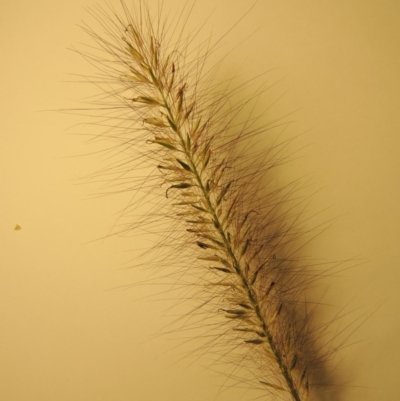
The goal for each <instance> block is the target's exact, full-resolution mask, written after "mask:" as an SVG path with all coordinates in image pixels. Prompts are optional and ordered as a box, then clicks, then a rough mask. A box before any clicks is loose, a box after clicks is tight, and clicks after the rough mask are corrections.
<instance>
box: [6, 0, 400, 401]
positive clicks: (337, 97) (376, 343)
mask: <svg viewBox="0 0 400 401" xmlns="http://www.w3.org/2000/svg"><path fill="white" fill-rule="evenodd" d="M164 3H165V9H166V10H171V11H172V12H173V13H174V12H176V10H178V9H180V7H182V4H183V3H184V1H180V0H170V1H169V0H165V1H164ZM237 3H238V4H239V5H232V2H231V1H225V0H217V1H209V0H203V1H201V2H200V1H199V2H198V4H196V6H195V10H196V11H195V15H194V16H193V20H194V21H197V22H198V23H199V24H200V23H201V22H202V21H204V19H205V18H208V21H207V23H206V28H205V29H204V31H203V33H202V34H204V35H205V37H206V36H208V35H209V34H210V32H211V30H213V35H216V36H217V37H218V35H221V34H222V33H223V32H225V31H226V30H227V29H229V27H230V26H232V25H233V24H234V23H235V22H236V21H237V20H238V19H239V18H240V17H241V16H243V15H244V13H245V12H246V11H247V9H248V8H249V6H245V5H243V4H241V3H242V2H237ZM243 3H244V2H243ZM94 4H95V2H90V1H87V0H84V1H77V0H70V1H62V2H55V1H47V0H41V1H25V0H21V1H9V0H2V1H1V3H0V54H1V58H2V61H1V65H0V84H1V115H2V118H1V120H0V132H1V139H0V141H1V146H0V183H1V195H0V199H1V208H0V238H1V241H0V248H1V252H0V305H1V307H0V325H1V329H0V361H1V362H0V400H1V401H3V400H4V401H28V400H29V401H35V400H38V401H39V400H40V401H47V400H48V401H50V400H57V401H64V400H65V401H66V400H68V401H88V400H104V401H115V400H140V401H153V400H158V399H161V400H174V401H181V400H187V399H190V400H191V401H197V400H199V401H200V400H202V401H204V400H212V399H215V397H217V396H218V398H216V399H218V400H225V399H226V400H228V399H232V397H234V398H235V399H239V397H243V398H242V399H247V398H246V394H244V395H243V392H242V390H241V389H233V390H229V391H225V392H223V391H221V389H220V387H219V386H220V385H221V379H220V377H219V376H218V375H215V374H213V373H212V371H211V370H208V369H206V368H204V366H206V361H205V360H202V359H201V358H200V359H196V360H193V359H191V358H190V356H187V352H188V349H180V348H178V349H172V348H173V347H174V346H175V345H176V340H174V337H173V336H172V337H171V338H169V337H168V336H167V337H163V336H161V337H156V338H155V339H152V340H151V341H148V339H149V338H150V336H152V335H154V334H155V333H156V332H157V331H158V330H160V329H161V328H162V327H164V326H165V324H167V323H168V319H161V318H160V317H161V316H162V314H163V310H165V308H166V307H167V306H168V305H169V304H168V301H165V303H163V302H146V301H145V300H138V299H140V298H141V297H143V296H146V295H147V294H148V291H150V289H148V288H147V289H146V288H142V287H140V288H131V289H129V290H126V291H123V290H121V289H115V288H116V287H118V286H122V285H124V284H129V283H132V282H135V281H136V280H140V279H143V278H144V277H145V275H143V273H141V272H138V271H136V270H129V269H128V270H127V269H124V268H125V267H127V266H128V265H129V263H130V261H131V260H132V258H134V252H135V245H136V246H137V244H135V245H134V244H133V243H132V242H131V241H132V240H131V239H129V238H125V239H124V238H110V239H107V240H104V241H95V242H90V241H93V240H96V239H98V238H99V237H102V236H104V235H107V234H108V233H109V232H110V229H111V228H112V227H113V225H114V224H115V223H116V222H117V220H118V211H119V210H120V208H122V207H123V206H124V204H125V202H126V201H127V199H128V198H127V197H125V198H124V197H120V198H115V197H105V198H100V199H94V198H92V197H91V196H90V194H91V193H93V192H94V191H95V190H96V188H95V186H94V187H93V186H89V185H78V183H81V181H77V179H78V178H79V177H82V176H84V175H85V174H88V173H90V172H92V171H94V170H96V169H98V168H99V167H101V165H102V164H101V158H100V157H99V158H96V157H76V156H78V155H80V154H85V153H90V152H94V150H95V149H97V148H96V146H94V147H91V146H90V145H85V144H84V138H83V137H80V136H72V135H67V134H66V132H67V131H68V132H75V133H77V132H84V129H85V127H82V126H81V127H79V128H76V129H74V128H72V129H71V127H72V126H73V125H74V124H76V123H77V122H79V121H82V120H79V119H77V116H73V115H72V116H71V115H68V114H61V113H56V112H45V111H44V110H55V109H65V108H71V107H77V103H76V101H80V100H82V98H83V97H84V96H85V94H86V92H85V91H86V89H82V86H80V85H77V84H68V83H66V82H64V81H68V80H71V79H73V78H72V77H70V76H68V74H70V73H81V72H82V73H85V72H87V71H90V68H89V67H88V66H87V65H86V64H85V63H84V61H83V60H81V59H80V58H79V57H77V56H76V55H74V54H73V53H72V52H70V51H68V50H66V48H67V47H71V46H72V45H77V43H78V42H80V41H85V36H84V35H83V34H82V32H81V31H80V30H79V28H78V27H77V24H78V23H80V21H81V20H85V19H87V13H86V11H85V10H84V8H83V7H84V6H92V5H94ZM399 16H400V4H399V2H397V1H393V0H392V1H383V0H371V1H361V0H358V1H357V0H347V1H333V0H328V1H322V2H321V1H317V0H303V1H301V2H300V1H295V0H288V1H280V0H279V1H278V0H265V1H259V2H258V3H257V4H255V7H254V9H253V10H252V11H251V12H250V13H249V14H248V15H247V16H246V18H245V19H244V20H243V21H242V22H241V23H240V24H239V25H238V26H237V27H236V28H235V30H234V31H232V32H231V34H230V35H229V36H228V37H227V38H225V39H224V42H223V47H222V49H221V51H222V54H223V53H224V51H225V49H228V50H229V49H233V48H235V45H236V44H237V43H239V42H240V41H241V40H242V39H245V38H248V39H247V41H246V42H245V45H241V46H239V47H236V49H235V50H234V51H233V53H232V54H231V56H230V57H231V58H230V60H232V62H233V63H234V64H233V65H234V67H233V69H234V70H236V66H237V68H239V71H240V73H241V74H243V76H244V79H248V78H250V77H251V76H252V75H254V74H257V73H258V72H260V71H261V72H263V71H266V70H269V69H272V68H274V69H275V70H274V72H272V73H271V74H269V75H267V77H266V79H267V80H270V81H271V83H277V85H275V87H274V89H273V90H272V91H271V98H273V97H275V99H277V98H278V97H279V96H280V95H283V97H282V98H281V99H280V101H279V102H278V104H277V106H275V109H274V111H273V113H275V115H279V114H286V113H289V112H294V114H293V116H292V117H293V119H294V120H295V123H294V124H293V125H292V127H291V130H292V133H293V134H296V133H303V132H305V134H304V135H303V136H302V137H301V138H300V139H299V142H298V143H299V146H300V147H301V146H302V145H303V144H308V145H309V146H308V147H307V148H306V149H304V151H303V153H302V155H303V156H304V158H303V159H301V160H302V162H301V163H299V162H298V161H297V162H296V163H297V166H298V167H297V168H298V169H299V170H300V173H301V174H312V177H313V178H312V182H313V190H312V191H314V190H315V189H320V191H319V192H318V193H317V194H316V195H315V197H313V200H312V203H311V205H312V207H316V208H317V209H318V210H320V209H325V208H327V207H328V208H329V209H328V210H327V211H326V212H325V213H324V214H323V215H322V216H321V221H326V220H327V219H330V218H334V217H338V216H340V217H339V219H338V220H337V221H336V222H335V223H334V225H333V226H332V227H331V228H330V229H329V230H328V231H327V232H325V233H324V234H323V235H321V236H320V237H318V238H317V239H316V241H315V242H314V244H313V245H312V248H310V249H309V250H310V253H311V254H312V255H313V256H315V257H324V258H327V259H328V260H343V259H348V258H354V257H357V258H360V259H362V260H363V261H364V263H363V264H362V265H360V266H358V267H356V268H354V269H350V270H347V271H346V272H343V274H341V275H340V277H338V279H336V278H335V279H333V280H332V284H331V285H330V288H329V301H330V302H331V303H333V304H335V305H337V306H338V307H346V308H347V309H346V310H349V311H353V313H352V314H350V316H349V317H348V318H347V319H349V320H348V321H345V322H344V323H343V325H344V326H346V324H347V325H348V324H350V322H351V320H352V319H355V318H356V317H360V320H359V322H360V323H361V322H362V321H363V320H365V318H367V319H366V321H365V322H364V323H363V325H361V326H360V327H359V328H358V330H357V331H355V332H354V333H353V335H352V337H351V339H350V340H349V344H350V346H348V347H346V348H344V349H343V350H342V351H341V352H340V355H339V359H343V365H340V364H339V367H338V368H337V369H340V368H341V366H343V371H344V372H348V378H349V383H348V387H346V391H345V394H344V397H343V400H353V401H355V400H359V399H363V400H364V401H369V400H381V399H385V400H396V399H400V390H399V386H398V372H399V371H400V349H399V345H398V338H399V336H400V330H399V329H400V324H399V323H400V320H399V318H398V315H399V312H400V293H399V284H398V283H399V279H400V274H399V267H398V262H399V257H400V255H399V249H400V248H399V245H398V240H399V231H400V212H399V209H398V206H397V205H398V204H399V199H400V197H399V195H400V183H399V171H400V170H399V167H400V161H399V160H400V158H399V156H398V155H399V150H400V146H399V141H400V139H399V127H400V114H399V112H398V108H399V104H400V90H399V89H400V76H399V71H400V51H399V49H400V24H399ZM249 35H251V37H249ZM243 60H245V61H246V62H245V63H244V62H243ZM278 81H279V82H278ZM78 107H79V105H78ZM88 129H89V128H88ZM296 173H298V171H296ZM287 174H290V170H289V171H288V172H287ZM314 223H315V221H314ZM16 224H19V225H20V226H21V227H22V229H21V230H19V231H17V230H14V227H15V225H16ZM126 251H131V252H126ZM356 327H357V325H356V326H355V327H354V328H356ZM182 355H186V357H185V358H183V359H181V357H182Z"/></svg>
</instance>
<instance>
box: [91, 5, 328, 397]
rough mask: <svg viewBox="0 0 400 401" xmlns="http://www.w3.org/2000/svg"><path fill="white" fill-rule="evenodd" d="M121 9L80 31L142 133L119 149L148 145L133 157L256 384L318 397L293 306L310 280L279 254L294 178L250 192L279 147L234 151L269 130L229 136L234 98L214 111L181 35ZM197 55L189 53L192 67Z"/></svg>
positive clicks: (213, 99) (303, 329)
mask: <svg viewBox="0 0 400 401" xmlns="http://www.w3.org/2000/svg"><path fill="white" fill-rule="evenodd" d="M142 6H143V5H142ZM123 8H124V11H125V15H124V16H121V17H119V16H117V15H114V16H111V17H108V15H107V14H102V15H100V16H99V18H100V19H101V18H106V19H107V27H108V35H109V36H108V37H102V36H98V35H97V34H96V33H94V32H92V31H90V30H89V31H88V32H89V33H90V34H91V35H92V36H93V37H94V38H95V39H96V40H97V42H98V44H99V46H100V48H101V49H102V50H103V51H104V52H105V53H108V54H109V56H111V60H112V64H110V65H111V67H110V68H109V70H107V66H106V63H104V62H103V60H101V61H100V69H101V70H102V71H103V72H104V71H105V73H106V74H109V75H110V76H111V80H110V81H112V82H113V83H115V82H116V83H117V85H118V89H116V90H115V91H114V92H113V93H112V96H113V97H114V98H115V99H116V100H117V101H119V102H120V103H121V108H123V109H124V118H126V119H132V121H134V122H136V123H137V127H139V128H137V131H135V130H132V131H131V132H130V133H129V135H131V136H132V137H135V135H136V134H137V132H139V130H140V132H141V133H142V134H143V135H141V136H140V140H141V142H140V143H138V140H135V139H129V138H128V139H127V138H123V139H124V141H123V142H124V145H125V146H127V145H126V144H127V143H128V144H129V146H128V149H129V147H130V146H132V144H135V145H136V146H140V147H141V148H144V147H146V150H145V151H143V152H142V153H143V156H146V157H149V158H150V159H151V160H152V161H154V167H157V168H158V172H157V180H158V183H159V185H158V190H159V191H160V194H161V195H163V196H164V201H165V202H167V203H168V204H169V206H170V208H171V213H170V216H174V217H173V218H174V219H175V221H177V222H179V225H177V227H178V228H179V229H180V230H182V233H183V235H185V236H186V242H185V244H189V245H190V249H191V251H190V252H191V254H192V255H194V256H193V263H195V264H196V268H197V265H200V266H201V267H202V269H204V271H205V272H207V274H206V275H205V276H206V277H207V279H208V280H209V281H208V282H207V283H206V284H205V285H204V287H203V290H204V291H205V292H206V293H207V291H209V293H210V294H212V295H211V296H215V295H214V294H216V293H218V294H219V295H218V296H219V297H220V299H221V300H222V302H223V306H222V307H220V308H218V309H216V310H215V313H216V314H219V315H223V316H224V318H225V321H226V322H227V323H226V324H227V325H228V326H229V330H230V331H231V333H232V339H233V341H236V342H240V343H241V346H242V347H244V348H245V349H246V350H247V351H248V352H249V353H250V355H254V359H257V360H259V361H260V362H259V369H257V372H255V375H256V376H257V379H256V382H255V386H258V387H260V388H263V389H264V390H265V391H266V393H267V394H270V395H273V396H275V398H273V399H287V400H294V401H305V400H307V399H309V394H312V393H313V391H314V393H315V394H316V389H314V388H313V386H312V384H313V379H314V378H315V377H316V376H318V374H316V373H315V372H316V371H318V370H320V371H322V367H321V365H320V360H319V358H320V357H319V355H318V353H317V352H316V351H314V346H313V344H312V341H311V338H309V336H308V330H309V328H308V323H309V322H308V315H307V313H306V314H303V315H301V314H299V312H298V308H297V301H298V299H299V286H300V288H301V286H302V285H304V286H305V285H307V280H308V278H307V277H306V276H304V277H302V276H301V275H302V271H301V269H299V268H298V269H297V270H296V268H294V266H295V263H296V260H295V257H294V256H293V255H291V254H289V255H287V254H285V249H286V246H287V245H288V244H289V243H290V242H291V241H292V240H293V238H295V237H296V236H297V235H298V231H299V228H298V225H299V222H298V221H297V220H296V218H292V220H290V218H291V217H290V216H289V215H288V213H287V212H284V211H282V210H281V205H282V204H283V202H284V201H285V199H286V198H289V197H290V195H291V194H292V192H293V191H294V190H295V189H296V186H295V185H293V186H292V187H291V188H289V189H288V188H282V189H271V190H269V191H268V189H267V196H265V197H264V199H263V202H261V201H260V200H259V199H260V198H258V197H257V190H256V189H254V188H256V187H257V184H255V185H254V180H257V178H258V177H261V175H262V173H263V172H265V171H268V170H269V169H271V168H272V167H274V166H275V164H277V163H278V161H279V157H280V156H281V153H282V151H283V150H284V148H285V144H283V145H282V146H281V147H279V146H277V145H275V146H273V147H271V149H269V150H267V152H266V154H267V155H268V157H269V161H268V163H266V164H265V161H264V165H262V166H260V164H257V163H256V162H255V160H256V159H257V155H256V157H254V154H253V155H248V156H247V155H241V154H240V152H239V151H238V149H239V144H241V143H242V142H243V141H246V140H247V139H248V138H250V137H253V138H254V137H257V136H261V135H263V134H265V132H266V131H267V130H266V129H265V128H264V127H262V128H260V129H255V128H253V127H252V124H249V125H250V127H251V128H250V129H248V131H246V130H245V129H244V128H240V129H239V130H238V131H237V132H235V136H232V130H234V127H233V128H232V127H231V125H230V124H231V121H233V119H234V115H235V113H237V112H238V111H240V108H241V107H243V106H242V105H239V106H238V107H236V108H235V107H233V108H232V110H231V113H232V114H233V116H230V115H229V114H226V113H225V112H221V110H224V107H225V105H226V103H227V101H228V100H227V99H229V98H227V96H226V94H227V93H226V92H225V93H223V96H220V97H218V95H213V94H212V93H208V92H207V91H208V90H210V91H211V90H212V86H211V85H208V86H207V83H205V84H204V85H202V84H201V82H199V80H201V77H199V75H198V74H197V73H193V71H195V70H196V69H195V68H194V67H193V66H194V64H190V63H188V62H187V61H186V60H185V57H184V54H185V51H184V50H185V49H184V46H185V43H184V42H182V41H179V40H178V41H177V42H176V43H175V44H171V43H170V42H168V40H167V38H166V35H165V31H164V30H163V29H162V26H163V25H162V24H161V22H160V21H159V22H158V23H157V24H158V25H157V24H155V23H154V20H153V19H152V18H151V17H150V16H149V14H148V11H146V8H145V7H143V10H142V11H141V13H139V14H138V15H133V14H131V13H130V11H129V10H128V8H127V6H126V5H125V4H123ZM108 18H109V19H108ZM155 26H156V27H157V29H156V28H155ZM160 27H161V28H160ZM181 47H183V48H181ZM204 59H205V57H204V55H203V56H202V57H199V59H198V60H197V63H199V64H200V67H199V66H198V65H199V64H198V65H197V70H201V66H202V65H203V64H202V63H204ZM115 66H116V67H115ZM185 68H186V69H185ZM112 74H114V75H112ZM231 93H235V91H234V90H233V91H231ZM224 113H225V114H224ZM249 122H251V120H250V117H249ZM138 138H139V137H138ZM149 149H150V150H149ZM238 152H239V153H238ZM263 152H264V153H265V150H263ZM264 155H265V154H264ZM250 181H251V182H250ZM160 184H161V186H163V189H160ZM303 273H304V274H305V272H303ZM310 280H311V279H310ZM235 346H236V345H235ZM321 375H322V374H321ZM253 384H254V382H253Z"/></svg>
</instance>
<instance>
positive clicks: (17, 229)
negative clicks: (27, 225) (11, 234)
mask: <svg viewBox="0 0 400 401" xmlns="http://www.w3.org/2000/svg"><path fill="white" fill-rule="evenodd" d="M21 228H22V227H21V226H20V225H19V224H16V225H15V227H14V230H16V231H19V230H21Z"/></svg>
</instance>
